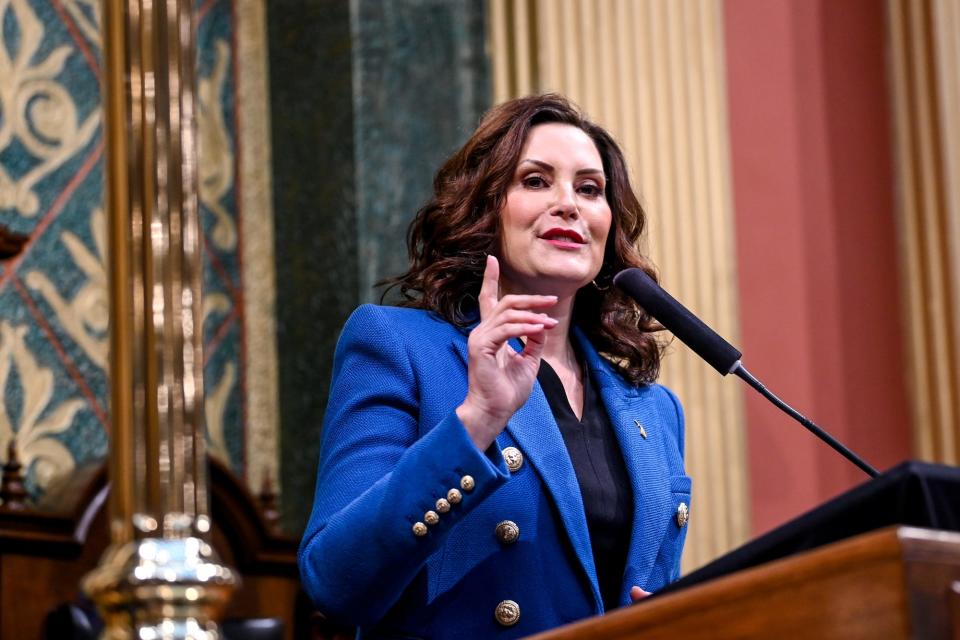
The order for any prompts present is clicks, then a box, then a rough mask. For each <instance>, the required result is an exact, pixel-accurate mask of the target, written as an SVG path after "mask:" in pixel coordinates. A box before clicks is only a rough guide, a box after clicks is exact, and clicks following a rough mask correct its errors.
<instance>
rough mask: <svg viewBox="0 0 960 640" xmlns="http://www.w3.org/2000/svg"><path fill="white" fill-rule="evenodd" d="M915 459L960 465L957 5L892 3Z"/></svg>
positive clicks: (914, 0) (952, 0)
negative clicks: (916, 455)
mask: <svg viewBox="0 0 960 640" xmlns="http://www.w3.org/2000/svg"><path fill="white" fill-rule="evenodd" d="M887 10H888V16H889V24H890V41H891V53H892V55H891V66H890V69H891V79H892V87H893V101H894V115H895V123H894V124H895V127H894V130H895V136H896V137H895V140H896V147H897V148H896V165H897V166H896V169H897V179H898V183H899V184H898V186H899V189H898V196H899V202H898V204H899V212H898V213H899V216H900V235H901V239H902V240H901V246H902V252H901V265H902V270H903V274H904V283H905V290H906V292H907V302H908V304H906V305H905V316H906V317H905V324H906V327H907V340H908V342H907V344H908V363H909V370H908V375H907V379H908V380H909V382H910V390H911V399H912V403H913V412H914V424H915V425H916V432H915V442H916V450H917V453H918V454H919V455H920V456H921V457H922V458H924V459H927V460H932V461H937V462H943V463H947V464H958V463H960V2H958V0H889V1H888V3H887Z"/></svg>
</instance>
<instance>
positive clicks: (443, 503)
mask: <svg viewBox="0 0 960 640" xmlns="http://www.w3.org/2000/svg"><path fill="white" fill-rule="evenodd" d="M437 511H439V512H440V513H446V512H447V511H450V503H449V502H447V500H446V499H444V498H439V499H437Z"/></svg>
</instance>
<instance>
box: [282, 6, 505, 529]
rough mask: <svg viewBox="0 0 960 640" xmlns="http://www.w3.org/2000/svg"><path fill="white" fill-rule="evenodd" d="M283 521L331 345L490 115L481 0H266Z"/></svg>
mask: <svg viewBox="0 0 960 640" xmlns="http://www.w3.org/2000/svg"><path fill="white" fill-rule="evenodd" d="M268 12H269V14H268V22H269V39H270V51H269V56H270V100H271V114H272V138H273V171H274V210H275V216H276V256H277V257H276V259H277V330H278V344H279V375H280V407H281V409H280V410H281V437H280V439H281V444H280V446H281V454H280V455H281V478H280V481H281V483H282V495H283V505H282V513H283V516H282V517H283V524H284V526H285V528H286V529H288V530H289V531H291V532H299V531H300V529H301V528H302V526H303V524H304V523H305V522H306V518H307V516H308V515H309V510H310V504H311V499H312V496H313V483H314V474H315V472H316V463H317V454H318V449H319V441H320V431H321V426H322V419H323V412H324V408H325V403H326V394H327V390H328V387H329V382H330V380H329V372H330V366H331V362H332V358H333V350H334V348H335V345H336V339H337V336H338V335H339V332H340V328H341V327H342V325H343V323H344V321H345V320H346V318H347V316H349V314H350V312H351V311H352V310H353V309H354V308H355V307H356V306H357V305H358V304H362V303H364V302H377V301H379V299H380V295H381V291H380V290H378V289H375V287H374V285H375V283H376V282H378V281H379V280H381V279H383V278H384V277H387V276H390V275H395V274H398V273H400V272H401V271H402V270H403V269H404V267H405V265H406V259H407V258H406V244H405V233H406V228H407V225H408V224H409V221H410V220H411V218H412V217H413V216H414V214H415V213H416V211H417V210H418V209H419V208H420V206H421V205H422V204H423V203H424V202H425V201H426V199H427V198H428V197H429V195H430V190H431V184H432V180H433V174H434V172H435V171H436V169H437V167H438V166H439V164H440V163H441V162H442V161H443V160H444V159H445V158H446V157H447V156H448V155H449V154H450V153H452V152H453V151H454V150H455V149H456V148H457V147H458V146H459V145H460V144H461V143H462V142H463V141H464V140H466V138H467V136H469V134H470V132H471V131H472V130H473V128H474V126H475V125H476V123H477V121H478V119H479V117H480V115H481V114H482V113H483V111H484V110H485V109H486V108H487V107H488V106H489V100H490V99H489V95H490V90H489V86H488V85H489V70H488V62H487V59H486V53H485V50H484V45H485V36H484V3H483V2H482V1H481V0H392V1H390V2H382V1H381V0H352V1H347V0H336V1H331V0H327V1H322V2H321V1H318V0H313V1H311V2H307V3H304V2H289V1H287V2H271V3H270V4H269V6H268Z"/></svg>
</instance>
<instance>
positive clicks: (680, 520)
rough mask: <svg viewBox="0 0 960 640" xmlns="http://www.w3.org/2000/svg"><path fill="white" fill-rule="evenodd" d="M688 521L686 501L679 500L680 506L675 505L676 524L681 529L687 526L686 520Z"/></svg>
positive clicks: (688, 513) (688, 510)
mask: <svg viewBox="0 0 960 640" xmlns="http://www.w3.org/2000/svg"><path fill="white" fill-rule="evenodd" d="M689 521H690V509H689V508H688V507H687V503H686V502H681V503H680V506H678V507H677V526H678V527H680V528H681V529H682V528H683V527H685V526H687V522H689Z"/></svg>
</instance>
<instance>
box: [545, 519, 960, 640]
mask: <svg viewBox="0 0 960 640" xmlns="http://www.w3.org/2000/svg"><path fill="white" fill-rule="evenodd" d="M532 638H535V639H536V640H573V639H578V640H579V639H582V638H591V639H603V638H638V639H639V638H642V639H643V640H658V639H663V640H697V639H700V638H703V639H706V638H710V639H715V638H764V639H767V638H816V639H817V640H832V639H837V640H840V639H843V640H856V639H860V638H862V639H864V640H866V639H870V640H876V639H884V640H896V639H898V638H911V639H923V640H928V639H929V640H938V639H941V638H942V639H951V640H960V533H957V532H948V531H938V530H932V529H920V528H915V527H904V526H899V527H889V528H885V529H880V530H876V531H872V532H870V533H865V534H862V535H859V536H856V537H853V538H848V539H846V540H843V541H840V542H836V543H833V544H830V545H826V546H824V547H820V548H818V549H815V550H812V551H807V552H804V553H800V554H797V555H793V556H790V557H788V558H784V559H781V560H776V561H773V562H769V563H767V564H764V565H761V566H758V567H753V568H750V569H746V570H743V571H740V572H737V573H733V574H731V575H728V576H724V577H721V578H717V579H715V580H712V581H710V582H707V583H704V584H700V585H696V586H692V587H689V588H687V589H684V590H681V591H677V592H673V593H667V594H664V595H662V596H658V597H654V598H652V599H650V600H648V601H644V602H641V603H639V604H637V605H635V606H632V607H627V608H624V609H619V610H617V611H614V612H612V613H610V614H608V615H605V616H599V617H596V618H590V619H588V620H583V621H580V622H577V623H574V624H570V625H567V626H565V627H560V628H558V629H554V630H552V631H549V632H546V633H541V634H538V635H536V636H532Z"/></svg>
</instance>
